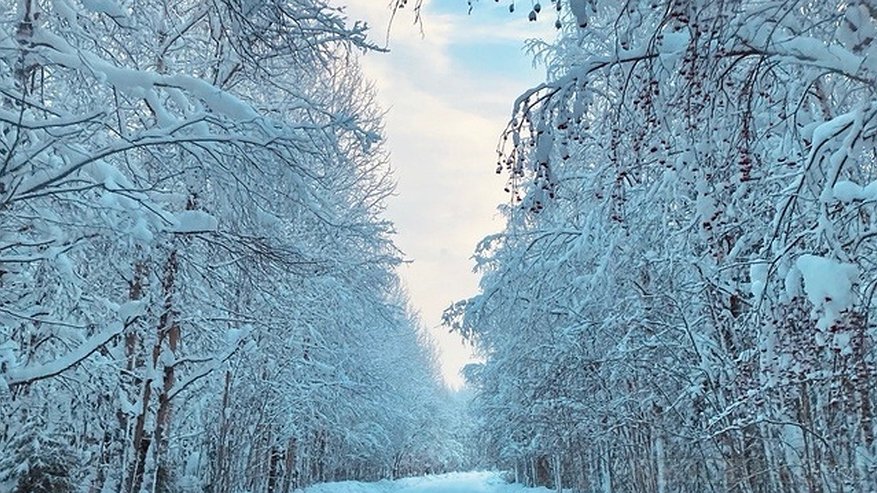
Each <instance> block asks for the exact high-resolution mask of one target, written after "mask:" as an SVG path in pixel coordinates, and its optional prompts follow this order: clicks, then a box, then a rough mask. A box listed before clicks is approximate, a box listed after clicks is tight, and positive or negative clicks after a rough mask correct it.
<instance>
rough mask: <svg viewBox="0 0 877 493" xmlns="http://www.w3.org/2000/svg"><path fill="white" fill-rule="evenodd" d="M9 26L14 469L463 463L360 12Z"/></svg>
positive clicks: (51, 477)
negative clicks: (406, 263)
mask: <svg viewBox="0 0 877 493" xmlns="http://www.w3.org/2000/svg"><path fill="white" fill-rule="evenodd" d="M0 26H2V34H0V490H2V491H11V492H30V493H34V492H56V493H58V492H67V491H71V492H72V491H88V492H94V493H97V492H101V493H105V492H127V493H136V492H161V491H167V492H171V491H172V492H196V491H197V492H214V493H223V492H236V491H250V492H268V493H274V492H288V491H292V489H294V488H298V487H301V486H304V485H307V484H310V483H313V482H317V481H326V480H333V479H343V478H360V479H376V478H382V477H395V476H400V475H407V474H414V473H421V472H426V471H437V470H444V469H447V468H456V467H458V464H459V463H460V462H461V461H462V460H464V459H463V456H462V452H461V450H462V447H461V445H460V439H459V437H456V436H454V434H453V427H452V426H451V424H450V423H452V422H454V421H455V420H456V419H457V418H456V417H455V414H454V413H453V412H452V411H451V407H450V406H448V405H447V400H448V399H449V396H448V393H447V390H446V389H445V388H444V385H443V384H442V382H441V377H440V375H439V373H438V369H437V364H436V360H435V358H436V356H435V354H434V352H433V349H432V347H431V345H430V342H429V341H428V337H427V335H426V334H425V332H424V331H423V330H422V329H421V325H420V322H419V321H418V319H417V317H416V315H415V313H414V311H413V310H412V309H411V308H410V307H409V306H408V303H407V298H406V294H405V292H404V290H403V289H402V288H401V287H400V281H399V279H398V276H397V274H396V272H395V267H396V266H397V265H399V263H400V262H401V261H402V258H403V256H402V254H401V252H399V251H398V250H397V249H396V247H395V246H394V245H393V242H392V233H393V228H392V225H391V224H390V223H389V222H388V221H387V220H386V219H385V218H384V217H383V209H384V205H385V201H386V199H387V198H388V197H389V195H390V194H391V192H392V191H393V186H394V185H393V182H392V177H391V172H390V169H389V167H388V162H387V154H386V151H385V150H384V148H383V144H382V142H383V135H382V123H381V113H380V109H379V108H377V106H376V104H375V102H374V98H373V91H372V89H371V88H370V87H369V85H368V83H367V82H366V81H365V80H364V79H363V76H362V74H361V73H360V71H359V69H358V56H359V55H360V53H362V52H364V51H370V50H378V49H379V48H378V47H376V46H375V45H373V44H372V43H371V42H370V41H369V40H368V38H367V37H366V33H367V30H366V26H365V24H363V23H361V22H353V21H351V20H349V19H347V18H346V16H345V14H344V12H343V10H342V9H340V8H338V7H335V6H332V5H330V4H329V3H327V2H325V1H323V0H258V1H242V0H183V1H170V0H133V1H118V0H99V1H98V0H53V1H52V2H44V1H40V0H5V1H3V2H0Z"/></svg>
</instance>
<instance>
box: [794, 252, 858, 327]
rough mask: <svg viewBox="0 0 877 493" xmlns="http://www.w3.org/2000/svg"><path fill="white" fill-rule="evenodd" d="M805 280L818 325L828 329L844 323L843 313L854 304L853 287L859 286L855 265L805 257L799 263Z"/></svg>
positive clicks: (799, 268)
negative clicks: (856, 284)
mask: <svg viewBox="0 0 877 493" xmlns="http://www.w3.org/2000/svg"><path fill="white" fill-rule="evenodd" d="M795 265H796V266H797V267H798V270H800V271H801V274H802V276H803V278H804V293H805V294H806V295H807V299H808V300H810V303H812V304H813V307H814V308H815V310H814V315H815V316H816V317H817V318H818V321H817V323H816V325H817V327H819V328H820V329H823V330H825V329H827V328H829V327H831V325H832V324H834V323H835V322H837V321H838V320H840V318H841V312H842V311H844V310H846V309H847V308H849V307H850V306H852V304H853V298H854V294H853V285H854V284H855V283H856V282H858V279H859V271H858V269H857V268H856V266H855V265H852V264H844V263H841V262H838V261H836V260H834V259H830V258H825V257H819V256H816V255H801V256H800V257H798V261H797V262H796V263H795Z"/></svg>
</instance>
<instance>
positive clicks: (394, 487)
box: [305, 471, 550, 493]
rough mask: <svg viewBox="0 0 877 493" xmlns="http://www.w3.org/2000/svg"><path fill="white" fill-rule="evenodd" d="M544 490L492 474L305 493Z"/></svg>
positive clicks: (346, 484)
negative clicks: (505, 479)
mask: <svg viewBox="0 0 877 493" xmlns="http://www.w3.org/2000/svg"><path fill="white" fill-rule="evenodd" d="M549 491H550V490H548V489H546V488H527V487H525V486H523V485H520V484H509V483H506V482H505V481H504V480H503V479H502V477H501V475H500V473H498V472H491V471H476V472H454V473H448V474H440V475H435V476H419V477H415V478H405V479H400V480H398V481H380V482H377V483H360V482H358V481H343V482H338V483H323V484H318V485H314V486H311V487H309V488H307V489H306V490H305V493H549Z"/></svg>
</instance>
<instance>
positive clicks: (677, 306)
mask: <svg viewBox="0 0 877 493" xmlns="http://www.w3.org/2000/svg"><path fill="white" fill-rule="evenodd" d="M552 4H553V7H555V8H553V9H550V10H549V9H548V8H545V7H547V6H544V7H540V8H539V9H538V10H539V11H541V12H546V11H548V12H559V13H558V14H557V15H558V18H559V20H560V23H559V26H560V29H561V31H560V37H559V39H558V40H557V41H556V42H555V43H553V44H548V45H543V44H534V45H533V46H532V48H533V50H534V51H536V52H537V53H538V55H539V56H540V57H541V58H543V59H545V60H547V61H548V80H547V82H545V83H544V84H541V85H539V86H537V87H535V88H533V89H532V90H529V91H527V92H526V93H524V94H522V95H521V97H520V98H518V100H517V101H516V102H515V103H514V114H513V118H512V120H511V121H510V123H509V126H508V128H507V130H506V132H505V133H504V135H503V137H502V141H501V143H500V151H501V159H500V161H499V163H498V165H497V172H498V173H506V174H507V176H508V177H509V182H508V191H509V193H510V197H511V198H510V204H509V205H508V206H506V207H505V209H504V210H505V212H506V215H507V217H508V225H507V227H506V230H505V231H504V232H503V233H501V234H499V235H496V236H493V237H489V238H487V239H485V240H484V242H482V244H481V245H480V246H479V248H478V250H477V254H476V255H477V258H478V261H479V264H478V265H479V269H480V270H481V272H482V273H483V278H482V291H483V292H482V294H480V295H479V296H477V297H475V298H472V299H470V300H468V301H466V302H461V303H459V304H457V305H455V306H454V307H452V308H451V309H450V310H449V311H448V312H447V319H448V322H449V323H451V324H453V325H454V326H455V327H456V328H457V329H458V330H460V331H461V333H463V334H464V335H466V336H467V337H469V338H470V339H471V340H472V341H474V342H475V343H476V344H477V346H478V347H479V348H480V349H481V351H482V352H483V354H484V356H485V359H486V361H485V363H484V364H483V365H481V366H479V367H476V368H473V369H472V372H470V373H471V374H472V381H473V382H474V384H475V385H477V386H478V388H479V395H478V397H477V398H476V404H477V406H478V408H479V410H480V411H479V412H480V418H479V419H480V422H481V428H482V436H483V438H484V439H485V440H486V443H487V445H488V450H490V451H491V454H492V455H493V456H494V457H495V459H496V460H498V461H500V462H502V463H503V464H507V465H509V466H512V467H516V469H517V470H518V471H519V475H523V476H525V477H526V478H528V479H530V480H533V481H538V482H545V483H554V484H560V483H563V484H566V485H572V486H576V487H578V488H581V489H583V490H585V491H588V490H593V491H642V492H645V491H649V492H651V491H692V492H694V491H705V490H709V489H710V488H713V489H717V490H718V491H734V492H737V491H739V492H762V491H764V492H767V491H784V492H785V491H788V492H796V491H864V490H866V489H867V488H868V486H867V485H870V484H873V482H874V480H875V473H874V471H875V455H874V454H875V449H874V430H873V428H872V414H873V411H872V410H873V406H874V404H875V399H874V396H873V395H872V394H873V392H872V391H871V389H870V383H869V382H873V379H874V360H873V354H872V351H871V348H872V345H873V333H872V332H873V330H872V329H873V327H872V325H873V324H872V323H871V322H869V320H872V319H873V315H874V307H873V305H872V303H871V299H872V297H873V292H874V288H875V286H877V282H875V279H877V270H875V265H874V262H873V258H874V255H873V251H872V250H873V248H874V246H875V244H874V239H875V238H877V236H875V235H874V234H873V231H874V227H875V223H874V217H875V216H874V213H875V212H877V211H875V209H874V208H875V204H877V196H875V195H874V194H873V193H872V192H873V191H874V190H877V189H875V184H874V182H875V179H877V175H875V167H874V160H875V141H874V136H875V129H877V127H875V120H874V115H875V113H874V110H875V93H874V87H875V86H874V80H875V77H877V72H875V70H877V66H875V65H874V63H873V62H874V55H875V50H877V48H875V47H877V44H875V43H874V39H873V37H874V33H875V26H877V19H875V15H874V13H875V12H877V9H875V5H874V4H873V3H872V2H868V1H856V2H805V1H794V2H754V1H753V2H750V1H736V2H717V1H710V0H703V1H697V0H695V1H685V2H678V1H654V2H626V3H625V2H621V3H619V2H603V1H599V0H598V1H585V0H565V1H561V2H552ZM534 10H537V9H535V7H534ZM537 13H538V12H537Z"/></svg>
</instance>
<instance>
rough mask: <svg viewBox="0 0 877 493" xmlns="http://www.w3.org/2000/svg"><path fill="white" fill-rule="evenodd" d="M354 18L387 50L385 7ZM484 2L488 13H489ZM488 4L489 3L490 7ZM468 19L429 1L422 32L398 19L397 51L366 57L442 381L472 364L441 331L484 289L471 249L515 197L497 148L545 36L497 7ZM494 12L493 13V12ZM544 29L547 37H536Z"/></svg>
mask: <svg viewBox="0 0 877 493" xmlns="http://www.w3.org/2000/svg"><path fill="white" fill-rule="evenodd" d="M347 4H348V14H349V15H350V16H351V18H355V19H364V20H366V21H367V22H368V23H369V24H370V25H371V26H373V28H374V29H375V30H376V33H375V36H378V37H380V38H376V39H375V41H378V40H380V41H381V42H383V36H384V35H385V32H386V31H385V29H386V25H387V22H388V21H389V10H388V8H387V4H386V3H385V2H382V1H376V0H347ZM486 6H487V5H485V7H486ZM490 6H491V7H492V3H491V5H490ZM482 12H483V13H484V14H485V15H484V16H483V17H482V18H479V17H478V13H479V12H478V11H477V10H476V13H474V14H473V15H471V16H470V15H468V14H467V12H466V7H465V4H464V3H462V2H461V3H460V8H459V13H455V12H453V11H451V12H447V11H444V10H442V9H440V8H438V7H436V6H435V3H434V2H432V3H427V5H426V6H425V9H424V16H423V30H424V32H423V35H421V32H420V28H419V27H418V26H415V25H414V24H413V17H412V16H411V15H410V12H403V13H400V14H399V15H398V16H397V17H396V19H395V21H394V25H393V30H392V33H391V37H390V44H389V47H390V50H391V51H390V53H387V54H381V53H368V54H366V55H365V56H363V57H362V63H363V69H364V71H365V73H366V75H367V76H368V77H369V78H370V79H371V80H372V81H374V83H375V86H376V88H377V91H378V100H379V101H380V102H381V104H382V105H383V106H384V107H385V108H387V109H388V113H387V117H386V132H387V135H388V147H389V150H390V153H391V157H392V165H393V167H394V169H395V176H396V180H397V182H398V186H397V197H395V198H394V200H392V201H391V202H390V204H389V206H388V209H387V215H388V217H389V219H391V220H392V221H394V222H395V224H396V230H397V231H398V235H397V238H396V241H397V244H398V245H399V247H400V248H401V249H402V250H403V251H404V252H405V253H406V255H407V256H408V257H409V258H410V259H412V260H413V261H414V262H413V264H411V265H408V266H405V267H403V268H402V269H401V271H400V274H401V275H402V277H403V279H404V280H405V283H406V285H407V287H408V290H409V293H410V295H411V299H412V303H413V305H414V306H416V307H418V308H419V309H420V311H421V317H422V320H423V321H424V323H426V324H427V326H428V327H430V328H431V329H432V332H433V335H434V336H435V339H436V343H437V345H438V349H439V352H440V362H441V364H442V369H443V373H444V376H445V379H446V381H447V382H448V383H449V384H450V385H452V386H455V387H459V386H460V385H461V384H462V378H461V377H460V376H459V370H460V368H462V366H463V365H465V364H466V363H467V362H470V361H472V360H473V358H474V357H473V355H472V353H471V351H470V350H469V348H468V347H466V346H464V345H463V344H462V343H461V341H460V339H459V337H457V336H455V335H450V334H448V333H447V330H445V329H443V328H441V327H440V325H439V324H440V319H441V313H442V311H443V309H444V308H446V307H447V306H448V305H449V304H450V303H452V302H454V301H457V300H460V299H464V298H467V297H470V296H472V295H474V294H476V293H477V287H478V286H477V284H478V277H477V276H476V275H475V274H473V273H472V267H473V265H474V264H473V262H472V260H471V255H472V251H473V249H474V248H475V245H476V244H477V242H478V241H479V240H481V238H482V237H484V236H485V235H487V234H489V233H491V232H494V231H497V230H500V229H502V227H503V225H504V224H503V220H502V218H500V217H499V216H498V214H497V212H496V207H497V205H499V204H500V203H501V202H503V201H504V200H506V199H507V197H506V195H505V194H504V193H503V191H502V189H503V186H504V184H505V181H504V178H503V177H501V176H497V175H496V174H495V172H494V168H495V162H496V152H495V150H496V144H497V141H498V139H499V135H500V133H501V132H502V129H503V128H504V126H505V123H506V122H507V120H508V118H509V115H510V113H509V112H510V109H511V105H512V103H513V101H514V99H515V98H516V97H517V96H518V95H519V94H520V93H521V92H523V91H524V90H525V89H527V88H528V87H530V86H532V85H533V84H535V83H536V82H538V79H539V77H540V74H539V73H538V72H537V71H536V70H533V69H532V68H530V62H529V60H528V58H527V56H526V55H524V54H523V53H522V51H521V50H520V47H521V46H522V44H523V40H524V39H525V38H528V37H533V36H534V35H536V34H537V33H539V32H544V31H545V26H544V24H543V26H542V27H538V26H535V25H534V24H536V23H529V22H527V21H526V19H525V18H521V17H520V16H518V17H515V16H510V15H509V14H508V13H507V11H503V12H501V13H497V10H496V9H495V8H494V9H492V10H489V9H486V8H485V10H484V11H482ZM491 12H493V15H489V14H491ZM540 30H541V31H540Z"/></svg>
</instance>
